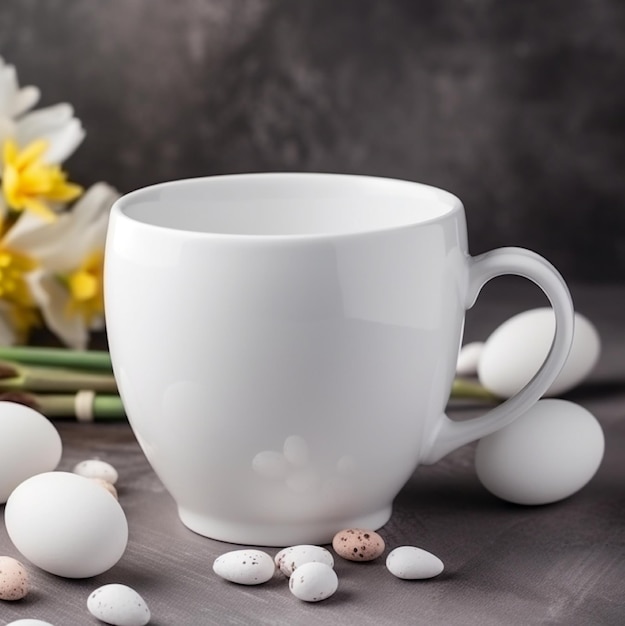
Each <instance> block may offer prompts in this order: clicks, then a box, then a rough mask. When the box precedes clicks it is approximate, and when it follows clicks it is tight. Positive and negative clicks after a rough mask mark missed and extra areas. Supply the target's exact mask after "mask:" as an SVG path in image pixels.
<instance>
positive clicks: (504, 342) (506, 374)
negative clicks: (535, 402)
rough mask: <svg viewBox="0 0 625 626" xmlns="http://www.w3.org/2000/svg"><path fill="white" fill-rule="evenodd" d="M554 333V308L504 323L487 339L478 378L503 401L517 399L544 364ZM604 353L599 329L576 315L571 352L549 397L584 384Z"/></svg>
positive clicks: (516, 316) (520, 314)
mask: <svg viewBox="0 0 625 626" xmlns="http://www.w3.org/2000/svg"><path fill="white" fill-rule="evenodd" d="M554 333H555V317H554V314H553V311H552V310H551V309H550V308H541V309H532V310H530V311H525V312H523V313H519V314H518V315H515V316H514V317H512V318H510V319H509V320H507V321H506V322H504V323H503V324H502V325H501V326H499V327H498V328H497V329H496V330H495V331H494V332H493V333H492V334H491V335H490V337H489V338H488V339H487V340H486V342H485V345H484V348H483V350H482V354H481V355H480V360H479V364H478V377H479V379H480V382H481V383H482V385H484V387H486V388H487V389H488V390H489V391H491V392H492V393H494V394H496V395H498V396H500V397H502V398H509V397H510V396H513V395H514V394H515V393H517V391H519V390H520V389H521V388H522V387H524V386H525V385H526V384H527V383H528V382H529V381H530V380H531V379H532V378H533V377H534V374H536V372H537V371H538V370H539V368H540V366H541V365H542V364H543V362H544V360H545V358H546V357H547V353H548V352H549V349H550V348H551V342H552V340H553V336H554ZM600 351H601V340H600V338H599V333H598V332H597V329H596V328H595V327H594V326H593V324H592V323H591V322H590V321H589V320H588V319H587V318H585V317H584V316H582V315H580V314H579V313H576V314H575V332H574V336H573V346H572V348H571V352H570V353H569V356H568V358H567V360H566V363H565V364H564V367H563V368H562V371H561V372H560V373H559V374H558V377H557V378H556V380H555V381H554V382H553V383H552V385H551V387H550V388H549V390H548V391H547V393H546V394H545V395H547V396H557V395H560V394H562V393H564V392H566V391H568V390H569V389H572V388H573V387H575V386H576V385H578V384H579V383H580V382H582V380H584V378H586V376H588V374H589V373H590V371H591V370H592V368H593V367H594V366H595V364H596V362H597V359H598V358H599V353H600Z"/></svg>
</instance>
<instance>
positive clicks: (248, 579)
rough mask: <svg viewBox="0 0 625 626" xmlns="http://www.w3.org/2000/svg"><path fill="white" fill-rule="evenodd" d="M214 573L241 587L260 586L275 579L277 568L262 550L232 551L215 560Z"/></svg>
mask: <svg viewBox="0 0 625 626" xmlns="http://www.w3.org/2000/svg"><path fill="white" fill-rule="evenodd" d="M213 571H214V572H215V574H217V576H220V577H221V578H224V579H225V580H229V581H230V582H233V583H237V584H239V585H260V584H262V583H266V582H267V581H268V580H270V579H271V578H272V577H273V575H274V574H275V571H276V566H275V563H274V561H273V559H272V558H271V557H270V556H269V555H268V554H267V553H266V552H263V551H262V550H232V551H231V552H226V553H225V554H222V555H221V556H218V557H217V558H216V559H215V561H214V562H213Z"/></svg>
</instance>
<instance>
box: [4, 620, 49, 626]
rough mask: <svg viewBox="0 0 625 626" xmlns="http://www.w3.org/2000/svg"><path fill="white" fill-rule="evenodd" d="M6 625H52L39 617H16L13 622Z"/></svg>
mask: <svg viewBox="0 0 625 626" xmlns="http://www.w3.org/2000/svg"><path fill="white" fill-rule="evenodd" d="M7 626H53V625H52V624H50V622H44V621H43V620H40V619H28V618H25V619H18V620H16V621H14V622H9V623H8V624H7Z"/></svg>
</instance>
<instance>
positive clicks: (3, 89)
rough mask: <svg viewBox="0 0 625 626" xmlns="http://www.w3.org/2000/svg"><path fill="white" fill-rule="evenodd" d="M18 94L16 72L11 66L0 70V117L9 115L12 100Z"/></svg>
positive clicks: (5, 66)
mask: <svg viewBox="0 0 625 626" xmlns="http://www.w3.org/2000/svg"><path fill="white" fill-rule="evenodd" d="M17 92H18V85H17V72H16V71H15V67H13V66H12V65H4V66H3V67H2V68H0V115H2V114H4V115H11V114H12V111H13V100H14V99H15V96H16V94H17Z"/></svg>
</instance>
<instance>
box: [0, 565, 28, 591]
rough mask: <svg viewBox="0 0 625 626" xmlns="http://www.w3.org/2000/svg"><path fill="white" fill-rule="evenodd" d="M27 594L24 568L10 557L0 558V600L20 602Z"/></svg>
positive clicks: (26, 577)
mask: <svg viewBox="0 0 625 626" xmlns="http://www.w3.org/2000/svg"><path fill="white" fill-rule="evenodd" d="M27 593H28V572H27V571H26V568H25V567H24V566H23V565H22V564H21V563H20V562H19V561H17V560H16V559H14V558H12V557H10V556H0V600H21V599H22V598H23V597H24V596H25V595H26V594H27Z"/></svg>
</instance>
